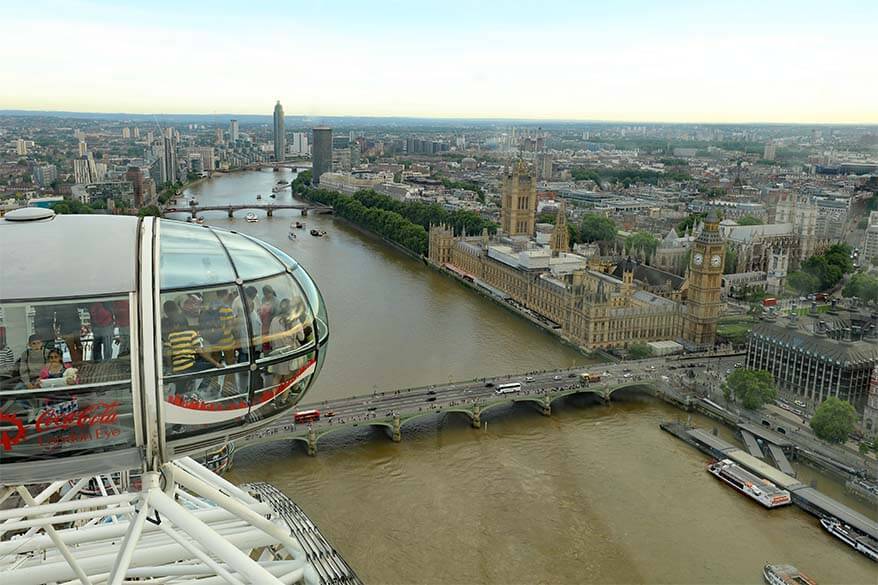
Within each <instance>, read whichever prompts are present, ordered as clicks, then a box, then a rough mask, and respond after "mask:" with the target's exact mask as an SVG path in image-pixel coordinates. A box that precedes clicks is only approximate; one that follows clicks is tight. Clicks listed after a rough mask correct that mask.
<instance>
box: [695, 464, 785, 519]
mask: <svg viewBox="0 0 878 585" xmlns="http://www.w3.org/2000/svg"><path fill="white" fill-rule="evenodd" d="M707 471H709V472H710V473H711V474H712V475H715V476H716V477H717V478H718V479H720V480H722V481H723V482H725V483H727V484H728V485H730V486H732V487H733V488H735V489H736V490H738V491H739V492H741V493H742V494H744V495H745V496H747V497H749V498H751V499H754V500H756V501H757V502H759V503H760V504H762V505H763V506H765V507H766V508H777V507H779V506H785V505H787V504H790V503H792V499H791V498H790V492H788V491H786V490H782V489H780V488H778V487H777V486H776V485H774V484H773V483H771V482H770V481H768V480H766V479H762V478H760V477H758V476H756V475H753V474H752V473H750V472H749V471H747V470H746V469H744V468H743V467H740V466H739V465H737V464H736V463H735V462H734V461H732V460H731V459H723V460H722V461H717V462H716V463H711V464H710V465H708V466H707Z"/></svg>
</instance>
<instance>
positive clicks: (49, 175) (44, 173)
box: [34, 165, 58, 187]
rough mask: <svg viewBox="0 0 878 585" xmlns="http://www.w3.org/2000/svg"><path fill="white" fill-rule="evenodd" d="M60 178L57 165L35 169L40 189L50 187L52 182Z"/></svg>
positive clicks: (35, 178) (35, 176)
mask: <svg viewBox="0 0 878 585" xmlns="http://www.w3.org/2000/svg"><path fill="white" fill-rule="evenodd" d="M57 178H58V169H57V168H56V167H55V165H41V166H38V167H34V180H35V181H36V182H37V184H38V185H39V186H40V187H48V186H49V185H51V184H52V181H54V180H55V179H57Z"/></svg>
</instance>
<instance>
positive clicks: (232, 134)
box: [229, 120, 238, 144]
mask: <svg viewBox="0 0 878 585" xmlns="http://www.w3.org/2000/svg"><path fill="white" fill-rule="evenodd" d="M237 139H238V121H237V120H230V121H229V142H231V143H233V144H234V142H235V141H236V140H237Z"/></svg>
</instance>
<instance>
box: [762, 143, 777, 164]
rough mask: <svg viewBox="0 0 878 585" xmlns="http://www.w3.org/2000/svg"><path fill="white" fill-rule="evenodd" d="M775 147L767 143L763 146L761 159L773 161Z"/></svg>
mask: <svg viewBox="0 0 878 585" xmlns="http://www.w3.org/2000/svg"><path fill="white" fill-rule="evenodd" d="M776 150H777V147H776V146H775V144H774V142H767V143H766V144H765V150H764V151H763V153H762V158H763V159H765V160H774V156H775V153H776Z"/></svg>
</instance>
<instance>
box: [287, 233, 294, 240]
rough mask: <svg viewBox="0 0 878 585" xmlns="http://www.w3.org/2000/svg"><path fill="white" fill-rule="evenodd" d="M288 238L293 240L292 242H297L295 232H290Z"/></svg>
mask: <svg viewBox="0 0 878 585" xmlns="http://www.w3.org/2000/svg"><path fill="white" fill-rule="evenodd" d="M287 237H288V238H289V239H291V240H295V239H296V234H295V232H290V233H289V234H287Z"/></svg>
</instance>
